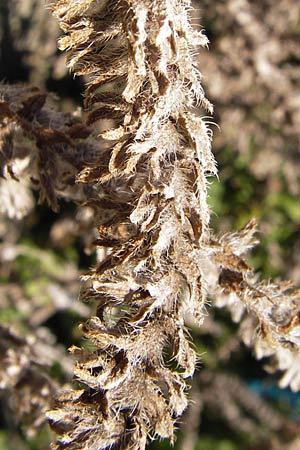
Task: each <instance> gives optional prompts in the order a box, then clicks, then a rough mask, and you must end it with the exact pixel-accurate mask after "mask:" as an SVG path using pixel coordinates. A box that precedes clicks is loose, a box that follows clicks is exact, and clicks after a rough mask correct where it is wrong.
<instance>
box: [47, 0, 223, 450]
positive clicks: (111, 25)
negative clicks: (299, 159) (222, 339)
mask: <svg viewBox="0 0 300 450" xmlns="http://www.w3.org/2000/svg"><path fill="white" fill-rule="evenodd" d="M189 7H190V2H189V1H185V2H184V1H178V0H174V1H151V2H149V1H100V2H99V1H82V2H80V3H78V2H77V1H58V2H56V3H54V5H53V10H54V14H55V15H56V16H57V17H58V18H59V20H60V23H61V27H62V28H63V30H64V31H65V32H66V33H67V36H66V37H63V38H62V39H61V41H60V48H62V49H69V55H68V61H69V66H70V67H71V68H72V69H73V70H74V71H75V73H77V74H80V75H84V74H88V75H89V76H90V77H91V81H90V83H89V87H88V89H87V95H86V105H87V106H91V105H94V109H93V110H92V112H91V113H90V115H89V118H88V123H93V122H95V121H96V120H98V119H102V118H109V119H115V120H116V122H117V124H118V126H117V127H116V128H114V129H112V130H108V131H107V132H105V133H103V134H102V139H104V140H105V142H106V147H105V149H104V150H103V153H102V155H101V157H100V158H99V163H98V164H96V165H93V166H92V167H87V168H86V169H84V170H83V171H82V172H81V173H80V174H79V176H78V181H79V182H85V183H97V192H96V194H95V198H94V199H91V201H92V200H94V207H95V212H96V214H97V220H98V223H97V225H98V230H99V239H98V241H97V244H98V245H99V246H104V247H108V248H110V249H111V250H110V251H109V255H108V256H107V257H106V258H105V259H104V260H103V261H102V262H101V263H100V264H99V265H98V267H96V268H94V269H92V270H91V271H90V273H88V274H87V275H86V276H85V278H86V279H91V280H92V287H91V288H90V289H88V290H87V291H86V292H85V294H84V298H85V299H95V300H96V301H97V302H98V309H97V316H96V317H93V318H92V319H91V320H90V321H89V322H88V323H86V324H85V325H84V326H83V332H84V334H85V335H86V336H87V337H88V338H89V339H90V340H91V341H92V342H93V344H94V346H95V350H94V351H87V350H82V349H78V348H73V352H74V354H75V355H76V358H77V360H78V363H77V365H76V368H75V376H76V379H77V380H78V381H80V382H81V383H82V384H84V385H85V386H86V389H84V390H82V391H72V392H68V393H65V394H63V396H62V397H60V399H59V400H58V404H59V405H60V406H62V407H63V409H60V410H57V411H53V412H51V413H50V420H51V423H52V426H53V427H54V428H55V429H56V430H59V431H60V430H61V431H62V437H61V438H60V439H59V440H58V441H57V443H56V444H54V445H53V448H65V447H68V448H74V449H75V448H89V449H92V448H95V449H96V448H97V449H100V448H103V449H104V448H108V447H110V448H118V449H127V448H128V449H129V448H130V449H133V448H134V449H140V448H145V445H146V439H147V436H148V435H149V434H150V435H151V436H160V437H163V438H169V439H170V440H171V441H173V434H174V421H175V420H176V417H178V416H179V415H181V414H182V412H183V410H184V409H185V407H186V405H187V400H186V396H185V394H184V390H185V382H184V379H185V378H186V377H189V376H191V375H192V374H193V372H194V369H195V363H196V357H195V352H194V350H193V349H192V348H191V346H190V343H189V339H188V335H187V333H186V330H185V324H184V320H185V315H186V314H187V313H191V314H192V315H193V316H194V317H195V318H196V319H197V321H198V324H201V322H202V320H203V316H204V311H205V308H204V298H205V297H204V295H203V291H204V289H205V285H204V280H203V276H202V265H203V264H204V265H205V260H206V259H207V258H208V257H209V253H208V252H207V248H206V240H207V229H208V222H209V213H208V207H207V203H206V180H205V175H206V173H208V172H209V173H215V171H216V169H215V165H214V159H213V156H212V153H211V151H210V138H211V133H210V130H209V129H208V126H207V123H206V122H205V120H204V119H203V118H200V117H198V116H197V114H196V111H195V109H194V108H195V106H197V105H199V104H203V105H204V106H205V107H207V108H208V109H209V110H211V105H210V104H209V102H208V101H207V100H206V99H205V97H204V94H203V90H202V86H201V76H200V73H199V71H198V70H197V68H196V66H195V63H194V53H195V50H196V48H197V46H198V45H199V44H200V45H206V44H207V39H206V37H205V36H204V35H203V34H202V33H201V32H198V31H195V30H193V29H192V27H191V25H190V22H189V14H188V9H189ZM108 144H109V145H108ZM103 210H104V211H105V214H104V213H103ZM200 261H201V264H199V262H200ZM172 361H174V363H176V364H174V363H172ZM83 410H84V414H82V413H81V412H82V411H83Z"/></svg>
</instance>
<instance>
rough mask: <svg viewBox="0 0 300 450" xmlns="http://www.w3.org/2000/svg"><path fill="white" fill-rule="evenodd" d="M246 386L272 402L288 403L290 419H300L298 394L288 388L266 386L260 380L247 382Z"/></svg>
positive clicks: (299, 397)
mask: <svg viewBox="0 0 300 450" xmlns="http://www.w3.org/2000/svg"><path fill="white" fill-rule="evenodd" d="M247 386H248V387H249V388H250V389H251V390H252V391H253V392H255V394H257V395H260V396H261V397H265V398H269V399H272V400H277V401H278V400H279V401H280V400H283V401H285V402H287V403H289V405H290V408H291V414H290V417H291V418H292V419H300V392H293V391H291V390H290V389H288V388H285V389H280V388H279V387H278V386H277V385H276V384H267V383H265V382H264V381H262V380H258V379H257V380H256V379H253V380H249V381H248V382H247Z"/></svg>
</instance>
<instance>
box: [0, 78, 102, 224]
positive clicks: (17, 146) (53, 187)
mask: <svg viewBox="0 0 300 450" xmlns="http://www.w3.org/2000/svg"><path fill="white" fill-rule="evenodd" d="M0 125H1V128H0V167H1V173H0V176H1V178H2V179H4V178H5V179H6V180H5V181H3V180H1V179H0V192H1V197H2V205H1V207H0V211H1V212H2V213H3V214H4V215H6V216H8V217H10V218H17V219H20V218H22V217H23V216H25V215H26V214H27V213H28V212H29V211H30V209H31V208H32V207H33V198H32V195H31V193H30V190H29V187H30V186H31V187H34V188H37V189H39V191H40V201H43V200H47V202H48V204H49V205H50V207H51V208H52V209H53V210H54V211H57V210H58V200H57V197H59V196H61V197H67V198H72V199H73V200H75V201H76V200H77V201H79V200H80V201H81V202H83V200H84V196H83V194H82V188H79V187H78V186H77V185H76V184H75V176H76V174H77V173H78V171H79V170H81V169H82V168H83V167H84V165H85V164H87V163H88V162H91V161H93V160H94V159H95V158H96V157H97V154H98V144H97V142H96V141H95V139H94V137H93V136H92V132H91V130H90V129H89V128H87V127H86V126H84V125H82V124H81V123H80V121H79V120H78V119H77V118H76V117H75V116H74V117H72V116H71V115H70V114H64V113H61V112H59V111H58V110H57V107H56V105H55V101H54V98H53V96H51V95H50V94H48V95H47V94H44V93H43V92H41V91H40V90H39V89H38V88H34V87H32V88H28V87H26V86H21V85H19V86H15V85H13V86H9V85H5V84H1V85H0Z"/></svg>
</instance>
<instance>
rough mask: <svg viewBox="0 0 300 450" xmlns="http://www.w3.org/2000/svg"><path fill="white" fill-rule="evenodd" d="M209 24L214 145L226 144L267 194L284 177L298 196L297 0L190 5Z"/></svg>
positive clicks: (204, 58) (206, 60)
mask: <svg viewBox="0 0 300 450" xmlns="http://www.w3.org/2000/svg"><path fill="white" fill-rule="evenodd" d="M194 4H195V6H196V7H197V8H199V10H200V13H201V14H202V19H200V22H201V23H203V21H204V22H205V23H207V24H208V25H211V27H210V30H209V31H210V34H211V51H210V52H206V53H203V54H201V64H203V65H204V66H205V67H206V73H207V74H212V76H207V77H206V78H205V86H206V89H207V93H208V95H209V98H210V99H211V100H212V101H213V102H215V103H216V104H217V105H218V107H217V111H216V114H217V120H218V123H219V124H220V128H221V130H222V133H216V136H215V139H214V148H215V150H216V151H217V152H221V151H222V149H223V148H224V147H225V146H231V147H232V148H233V149H234V151H236V152H240V153H241V154H242V155H243V156H244V157H245V158H246V160H247V163H248V168H249V169H250V171H252V172H253V173H254V175H255V177H256V179H258V180H260V181H264V182H266V183H267V187H266V189H270V190H271V189H272V186H274V185H276V182H277V183H278V178H279V177H283V179H284V180H285V182H286V184H287V188H288V190H289V191H290V193H292V194H297V195H298V194H299V192H300V178H299V171H298V170H295V166H296V167H297V166H298V163H299V120H300V106H299V105H300V94H299V78H300V64H299V63H300V48H299V39H300V6H299V2H297V1H295V0H284V1H280V2H272V1H269V0H262V1H257V2H251V1H249V0H228V1H218V2H212V1H211V0H201V1H200V0H196V1H195V2H194Z"/></svg>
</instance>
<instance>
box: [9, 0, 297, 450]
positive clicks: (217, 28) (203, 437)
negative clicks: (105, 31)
mask: <svg viewBox="0 0 300 450" xmlns="http://www.w3.org/2000/svg"><path fill="white" fill-rule="evenodd" d="M194 7H195V8H194V11H193V23H194V25H195V26H197V27H199V26H203V27H204V28H205V29H206V33H207V35H208V37H209V39H210V41H211V44H210V50H209V51H205V50H202V51H201V53H200V54H199V66H200V69H201V71H202V73H203V77H204V78H203V84H204V87H205V90H206V93H207V96H208V98H209V99H210V100H211V101H212V102H213V104H214V105H215V114H214V119H213V120H214V121H215V122H216V123H217V124H218V125H219V126H220V129H219V128H218V127H217V126H212V127H213V130H214V142H213V148H214V153H215V156H216V159H217V161H218V166H219V180H217V179H209V184H210V189H209V202H210V205H211V210H212V219H211V226H212V228H213V229H214V230H215V232H216V233H221V232H222V233H223V232H226V231H230V230H237V229H239V228H241V227H243V226H244V225H245V224H246V223H247V221H249V220H250V219H251V218H252V217H255V218H256V219H257V220H258V223H259V229H260V232H261V233H260V236H259V238H260V242H261V245H260V246H259V247H258V248H257V249H256V250H255V251H254V252H253V254H252V256H251V261H250V263H251V264H252V266H253V267H254V268H255V270H258V271H260V272H261V274H262V276H263V277H264V278H267V279H268V278H270V277H272V278H274V277H275V278H276V277H278V276H279V275H280V276H281V277H282V278H286V279H291V280H292V281H294V282H295V283H296V284H299V283H300V251H299V250H300V233H299V224H300V202H299V193H300V171H299V155H300V153H299V152H300V89H299V87H300V86H299V85H300V82H299V80H300V46H299V39H300V5H299V2H298V0H282V1H280V2H274V1H271V0H260V1H258V0H254V1H250V0H248V1H247V0H224V1H223V0H217V1H214V2H213V1H211V0H201V1H200V0H197V1H195V2H194ZM59 34H60V32H59V29H58V26H57V24H56V21H55V20H54V19H53V18H52V17H51V14H50V12H49V11H48V10H47V9H46V8H45V5H44V2H43V0H3V1H2V2H1V4H0V81H1V80H2V81H4V82H5V83H20V82H21V83H29V84H31V85H36V86H38V87H40V88H42V89H45V90H47V91H51V92H53V93H55V94H56V95H57V97H58V100H57V102H58V103H59V106H60V108H61V109H62V110H63V111H67V112H76V113H77V114H78V111H79V113H80V109H79V108H81V103H82V98H83V92H84V82H85V80H82V79H74V78H73V77H72V75H70V74H69V73H68V70H67V69H66V66H65V62H64V55H61V54H60V53H59V52H58V51H57V49H56V41H57V38H58V36H59ZM3 183H5V181H3V180H0V195H1V194H2V189H3ZM36 200H37V196H36V194H35V193H34V192H33V193H32V206H31V207H30V208H29V209H28V211H27V212H26V214H24V215H23V217H22V220H20V219H17V218H14V217H13V218H12V217H10V216H9V214H8V211H7V208H6V207H5V205H3V204H2V205H0V239H1V242H0V283H1V284H0V306H1V309H0V324H1V327H2V326H3V328H1V336H0V338H1V339H0V341H1V342H2V343H1V344H0V352H2V355H4V354H6V355H7V352H8V351H10V353H9V358H11V359H12V358H19V355H20V354H22V355H23V356H24V355H25V356H24V358H25V362H24V364H23V366H22V370H23V372H22V374H19V375H18V377H16V379H15V381H14V382H12V381H11V380H8V379H7V378H5V376H3V375H0V450H42V449H46V448H48V442H49V435H50V432H49V430H48V429H47V426H46V425H45V424H43V421H42V420H41V423H37V422H36V419H37V414H36V411H37V410H35V412H32V409H30V408H32V395H33V393H32V392H31V391H28V390H26V389H27V387H26V377H28V376H29V375H28V374H31V375H30V376H32V373H34V374H36V373H37V372H38V371H39V370H40V371H42V372H43V374H44V375H43V376H45V378H43V384H42V387H39V386H38V385H37V388H36V389H37V390H40V391H39V392H35V393H34V395H36V396H37V400H36V402H39V401H41V395H42V394H41V392H42V391H43V389H45V386H47V389H48V391H47V392H48V393H49V392H51V389H54V390H55V388H56V385H55V386H52V385H51V383H49V378H50V377H51V379H53V380H54V384H55V383H57V385H62V384H63V383H67V382H68V379H70V374H71V372H72V361H70V358H69V356H68V354H67V351H66V349H67V348H68V347H69V346H70V345H72V344H75V345H86V343H84V342H82V340H81V336H80V330H79V329H78V323H80V321H83V320H84V319H85V318H86V317H87V316H88V315H89V314H90V313H91V310H92V309H93V305H87V304H83V303H81V302H79V301H78V297H79V292H80V285H79V274H80V273H82V272H84V271H85V270H86V269H87V268H88V267H90V266H91V265H92V264H93V263H94V262H95V259H96V255H95V250H94V249H93V247H92V245H91V242H92V240H93V236H90V234H91V232H90V231H89V229H88V227H87V226H86V224H87V223H89V218H88V211H82V210H78V209H77V206H76V205H75V204H72V203H71V202H67V201H61V204H60V212H59V213H54V212H52V211H51V210H50V209H49V208H48V207H47V205H45V204H42V205H38V204H37V203H38V202H37V201H36ZM208 312H209V317H208V318H207V320H206V322H205V324H204V326H203V328H201V329H193V328H192V327H191V334H192V336H193V340H194V343H195V347H196V349H197V352H198V354H200V355H201V363H200V364H199V371H198V373H197V374H196V375H195V378H194V380H193V382H192V383H191V387H190V390H189V397H190V398H191V405H190V408H189V409H188V411H187V412H186V414H185V416H184V417H183V418H182V419H181V420H180V421H179V423H178V429H179V430H178V439H177V441H176V443H175V449H178V450H179V449H180V450H193V449H195V450H282V449H287V450H298V449H300V439H299V428H298V427H299V420H300V396H299V395H298V394H296V393H292V392H291V391H289V390H287V389H286V390H280V389H279V388H277V384H276V382H277V380H278V378H279V375H278V374H273V373H270V370H269V371H265V370H264V369H263V366H264V365H265V364H267V361H260V362H257V361H256V360H255V359H254V358H253V356H252V355H251V352H250V351H249V350H248V349H247V348H246V346H245V345H244V344H242V343H241V341H240V339H239V336H238V333H237V325H236V324H234V323H233V322H232V320H231V318H230V317H229V315H228V314H227V313H226V312H224V311H223V310H214V311H213V310H212V311H211V310H210V308H209V307H208ZM6 324H9V325H10V326H13V328H14V330H17V331H16V333H17V335H18V339H19V340H18V339H16V337H15V336H12V335H10V334H9V333H8V332H7V329H6V328H5V327H6ZM36 342H39V344H40V347H38V349H37V350H36V348H37V345H36V346H35V349H33V350H32V348H34V345H33V344H34V343H36ZM28 346H29V347H28ZM30 346H31V347H30ZM28 348H29V350H28ZM45 352H46V354H47V357H49V361H50V362H48V363H45V364H44V365H43V364H42V362H41V366H39V365H38V362H37V361H39V360H40V361H42V360H43V357H42V356H41V355H45ZM1 358H2V359H1ZM6 363H7V360H6V359H5V358H4V356H2V357H0V369H2V371H3V373H5V370H6V369H5V364H6ZM32 371H33V372H32ZM8 375H9V374H8ZM8 375H7V373H6V377H7V376H8ZM14 376H15V374H14ZM8 378H9V377H8ZM12 378H13V377H12ZM45 380H46V381H45ZM1 389H2V391H1ZM26 396H27V397H28V396H29V397H30V401H29V400H28V402H29V403H30V405H31V406H30V408H29V407H28V405H27V403H26V401H25V400H24V399H25V398H27V397H26ZM23 403H24V404H23ZM29 403H28V404H29ZM33 403H34V402H33ZM20 405H21V406H23V408H21V407H20ZM35 407H36V404H35ZM28 408H29V409H28ZM20 410H22V411H21V412H20ZM16 411H19V413H20V414H19V413H18V414H16V413H15V412H16ZM169 448H170V445H169V444H168V443H167V442H161V443H157V442H156V443H152V444H150V445H149V449H152V450H159V449H161V450H163V449H169Z"/></svg>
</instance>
